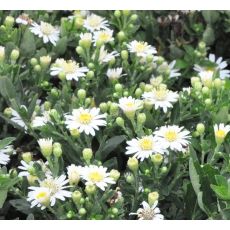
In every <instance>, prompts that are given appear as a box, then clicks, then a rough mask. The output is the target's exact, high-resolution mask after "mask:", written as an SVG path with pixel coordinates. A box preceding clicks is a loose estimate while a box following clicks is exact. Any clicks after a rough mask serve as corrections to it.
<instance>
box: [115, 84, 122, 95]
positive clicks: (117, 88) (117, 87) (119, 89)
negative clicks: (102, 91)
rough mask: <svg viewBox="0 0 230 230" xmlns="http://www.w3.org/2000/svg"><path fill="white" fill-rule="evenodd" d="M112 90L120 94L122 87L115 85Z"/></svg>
mask: <svg viewBox="0 0 230 230" xmlns="http://www.w3.org/2000/svg"><path fill="white" fill-rule="evenodd" d="M114 88H115V90H116V92H118V93H121V92H122V89H123V86H122V85H121V84H119V83H117V84H116V85H115V87H114Z"/></svg>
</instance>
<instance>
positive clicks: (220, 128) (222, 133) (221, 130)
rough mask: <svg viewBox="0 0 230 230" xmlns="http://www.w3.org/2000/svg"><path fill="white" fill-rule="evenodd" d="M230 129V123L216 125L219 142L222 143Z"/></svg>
mask: <svg viewBox="0 0 230 230" xmlns="http://www.w3.org/2000/svg"><path fill="white" fill-rule="evenodd" d="M229 131H230V125H224V124H223V123H220V124H219V125H217V124H215V125H214V133H215V138H216V141H217V142H218V143H222V142H223V141H224V139H225V137H226V136H227V134H228V133H229Z"/></svg>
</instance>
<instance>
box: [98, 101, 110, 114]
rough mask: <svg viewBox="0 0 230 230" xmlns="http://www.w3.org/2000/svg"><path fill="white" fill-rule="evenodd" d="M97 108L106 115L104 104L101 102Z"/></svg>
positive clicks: (105, 105) (106, 108) (106, 107)
mask: <svg viewBox="0 0 230 230" xmlns="http://www.w3.org/2000/svg"><path fill="white" fill-rule="evenodd" d="M99 108H100V110H101V112H102V113H106V112H107V110H108V106H107V104H106V103H105V102H102V103H101V104H100V105H99Z"/></svg>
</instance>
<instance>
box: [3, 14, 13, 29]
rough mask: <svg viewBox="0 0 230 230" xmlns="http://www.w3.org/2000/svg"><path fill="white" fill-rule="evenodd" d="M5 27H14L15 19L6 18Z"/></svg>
mask: <svg viewBox="0 0 230 230" xmlns="http://www.w3.org/2000/svg"><path fill="white" fill-rule="evenodd" d="M4 25H5V26H7V27H12V26H13V25H14V18H13V17H12V16H7V17H6V18H5V21H4Z"/></svg>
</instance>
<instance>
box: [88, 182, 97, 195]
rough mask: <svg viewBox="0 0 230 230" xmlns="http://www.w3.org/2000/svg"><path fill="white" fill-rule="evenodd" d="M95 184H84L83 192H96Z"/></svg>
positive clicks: (90, 193) (89, 193)
mask: <svg viewBox="0 0 230 230" xmlns="http://www.w3.org/2000/svg"><path fill="white" fill-rule="evenodd" d="M96 189H97V188H96V186H95V185H94V184H90V185H86V186H85V192H86V193H87V195H88V196H89V195H92V194H94V193H95V192H96Z"/></svg>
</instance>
